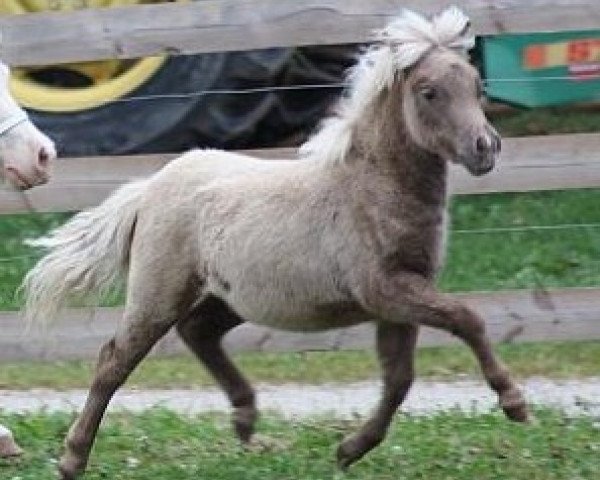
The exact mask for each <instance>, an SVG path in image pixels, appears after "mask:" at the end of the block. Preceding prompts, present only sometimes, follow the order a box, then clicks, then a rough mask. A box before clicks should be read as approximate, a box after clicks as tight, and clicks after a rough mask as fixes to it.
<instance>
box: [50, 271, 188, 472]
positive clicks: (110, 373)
mask: <svg viewBox="0 0 600 480" xmlns="http://www.w3.org/2000/svg"><path fill="white" fill-rule="evenodd" d="M181 271H183V269H180V270H179V272H178V273H180V272H181ZM181 277H183V275H181ZM181 277H180V278H179V279H177V278H174V277H172V278H169V277H161V278H159V277H158V276H152V275H148V276H147V279H146V278H144V280H143V281H142V279H140V278H137V279H132V276H131V275H130V282H129V284H130V287H129V289H128V298H127V305H126V307H125V314H124V320H123V322H122V323H121V326H120V328H119V330H118V331H117V333H116V334H115V336H114V337H113V338H112V339H111V340H110V341H109V342H107V343H105V344H104V346H103V347H102V349H101V350H100V355H99V358H98V363H97V367H96V373H95V376H94V379H93V381H92V384H91V386H90V389H89V393H88V397H87V400H86V402H85V405H84V407H83V410H82V411H81V413H80V414H79V416H78V418H77V420H76V421H75V423H74V424H73V425H72V426H71V428H70V430H69V433H68V434H67V438H66V440H65V453H64V455H63V456H62V458H61V460H60V463H59V466H58V469H59V472H60V475H61V478H62V479H63V480H71V479H74V478H75V477H76V476H77V475H78V474H80V473H82V472H83V470H84V469H85V467H86V464H87V461H88V457H89V454H90V450H91V448H92V444H93V442H94V439H95V437H96V433H97V431H98V427H99V426H100V422H101V420H102V417H103V415H104V412H105V410H106V407H107V406H108V403H109V402H110V399H111V398H112V396H113V394H114V393H115V392H116V390H117V389H118V388H119V387H120V386H121V385H122V384H123V383H124V382H125V380H126V379H127V377H128V376H129V374H130V373H131V372H132V371H133V369H134V368H135V367H136V366H137V365H138V363H139V362H140V361H141V360H142V359H143V358H144V357H145V356H146V354H147V353H148V352H149V351H150V349H151V348H152V346H153V345H154V344H155V343H156V342H157V341H158V340H159V339H160V338H161V337H162V336H163V335H165V334H166V333H167V332H168V331H169V329H170V328H171V327H172V326H173V325H174V324H175V322H176V320H177V318H178V317H179V316H180V315H181V313H182V311H185V310H187V309H189V306H190V304H191V299H192V295H191V291H189V290H188V288H189V282H187V279H186V281H185V282H184V279H183V278H181ZM167 279H168V280H169V281H166V280H167ZM161 280H163V283H161ZM144 282H145V284H144Z"/></svg>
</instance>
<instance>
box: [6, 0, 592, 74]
mask: <svg viewBox="0 0 600 480" xmlns="http://www.w3.org/2000/svg"><path fill="white" fill-rule="evenodd" d="M447 4H448V2H447V1H446V0H430V1H428V2H422V1H420V0H370V1H368V2H367V1H364V0H304V1H302V2H299V1H297V0H203V1H201V2H190V3H183V4H162V5H138V6H134V7H123V8H114V9H98V10H93V9H91V10H80V11H75V12H70V13H37V14H29V15H21V16H18V17H15V16H4V17H0V31H2V33H3V41H2V43H1V44H0V58H2V59H4V60H5V61H6V62H8V63H9V64H11V65H44V64H52V63H63V62H75V61H86V60H99V59H106V58H135V57H142V56H148V55H157V54H192V53H202V52H217V51H219V52H221V51H231V50H249V49H256V48H270V47H289V46H299V45H315V44H336V43H353V42H365V41H368V40H370V39H371V32H372V30H373V29H374V28H378V27H381V26H382V25H383V24H384V23H385V22H386V21H387V20H388V19H389V18H390V17H392V16H395V15H397V14H398V12H399V11H400V9H401V8H402V7H407V8H412V9H415V10H418V11H423V12H426V13H432V12H436V11H439V10H440V9H441V8H443V7H445V6H447ZM460 6H461V7H462V8H463V9H464V10H465V11H466V13H467V14H468V15H469V16H470V17H471V19H472V23H473V26H474V29H475V32H477V33H480V34H495V33H504V32H511V33H517V32H533V31H558V30H584V29H596V28H600V10H599V9H598V3H597V0H532V1H528V0H513V1H509V2H507V1H506V0H465V1H463V2H460Z"/></svg>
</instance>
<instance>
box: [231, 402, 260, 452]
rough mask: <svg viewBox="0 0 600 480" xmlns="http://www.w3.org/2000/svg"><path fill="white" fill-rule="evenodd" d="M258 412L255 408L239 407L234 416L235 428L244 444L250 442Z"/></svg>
mask: <svg viewBox="0 0 600 480" xmlns="http://www.w3.org/2000/svg"><path fill="white" fill-rule="evenodd" d="M257 418H258V412H257V411H256V409H255V408H254V407H238V408H237V409H236V410H235V413H234V414H233V428H234V430H235V434H236V435H237V437H238V438H239V439H240V441H241V442H242V443H248V442H250V440H251V438H252V435H253V434H254V425H255V424H256V419H257Z"/></svg>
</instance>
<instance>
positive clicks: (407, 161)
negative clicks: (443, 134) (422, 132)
mask: <svg viewBox="0 0 600 480" xmlns="http://www.w3.org/2000/svg"><path fill="white" fill-rule="evenodd" d="M380 107H381V106H380ZM377 110H378V109H374V111H373V114H372V115H365V117H364V118H363V121H362V125H361V126H362V129H359V130H357V131H356V132H355V133H356V135H355V137H354V142H353V144H352V149H351V150H352V153H353V156H352V158H349V159H348V162H347V163H348V165H349V166H350V168H351V169H352V172H351V175H353V176H355V177H358V178H359V180H357V181H355V185H357V191H355V192H353V194H352V200H351V202H352V203H353V205H354V210H353V211H354V215H355V218H356V219H357V222H358V223H357V224H358V225H359V226H360V230H361V235H362V237H363V239H364V241H365V242H366V243H367V244H368V245H369V246H370V248H369V251H370V252H372V254H374V255H375V256H376V257H377V258H378V259H379V261H378V263H379V265H380V266H381V268H383V269H385V270H386V271H390V272H393V271H397V270H410V271H413V272H419V273H421V274H422V275H425V276H426V277H428V278H429V277H433V276H434V275H435V273H436V272H437V270H438V268H439V266H440V262H441V258H442V257H443V255H442V251H443V244H444V233H443V229H444V227H445V218H446V208H447V207H446V190H447V186H446V182H447V166H446V163H445V161H443V160H442V159H440V158H439V157H437V156H436V155H432V154H430V153H428V152H426V151H424V150H423V149H421V148H419V147H418V146H417V145H415V144H414V142H412V141H411V140H410V137H409V135H408V134H407V132H406V129H405V127H404V122H403V119H402V117H401V114H400V113H399V112H395V113H396V115H390V114H391V113H394V112H390V111H389V110H386V107H385V106H383V108H380V109H379V111H377Z"/></svg>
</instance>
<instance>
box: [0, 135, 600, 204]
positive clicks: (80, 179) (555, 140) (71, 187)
mask: <svg viewBox="0 0 600 480" xmlns="http://www.w3.org/2000/svg"><path fill="white" fill-rule="evenodd" d="M599 152H600V134H575V135H553V136H545V137H523V138H509V139H506V140H505V141H504V149H503V154H502V157H501V160H500V162H499V164H498V167H497V169H496V171H495V172H493V173H491V174H489V175H487V176H485V177H472V176H471V175H469V174H468V173H466V171H465V170H464V169H463V168H462V167H455V168H453V169H452V171H451V187H452V191H453V192H454V193H458V194H477V193H491V192H523V191H532V190H555V189H565V188H589V187H600V153H599ZM249 153H251V154H254V155H256V156H259V157H261V158H294V157H295V155H296V152H295V150H292V149H271V150H259V151H251V152H249ZM173 157H174V155H144V156H132V157H89V158H80V159H63V160H59V161H58V162H57V166H56V172H55V175H54V178H53V180H52V182H50V183H49V184H48V185H46V186H43V187H38V188H35V189H33V190H31V191H28V192H25V193H22V192H17V191H14V190H10V189H7V188H5V189H0V214H6V213H19V212H28V211H36V212H54V211H69V210H80V209H83V208H87V207H91V206H94V205H97V204H98V203H99V202H100V201H102V200H103V199H104V198H105V197H106V196H107V195H108V194H109V193H110V192H112V191H113V190H114V189H115V188H116V187H118V186H119V185H121V184H123V183H124V182H127V181H129V180H133V179H135V178H140V177H144V176H147V175H151V174H152V173H154V172H156V171H157V170H158V169H159V168H161V167H162V166H163V165H165V164H166V163H167V162H168V161H169V160H171V159H172V158H173Z"/></svg>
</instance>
